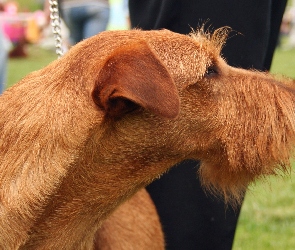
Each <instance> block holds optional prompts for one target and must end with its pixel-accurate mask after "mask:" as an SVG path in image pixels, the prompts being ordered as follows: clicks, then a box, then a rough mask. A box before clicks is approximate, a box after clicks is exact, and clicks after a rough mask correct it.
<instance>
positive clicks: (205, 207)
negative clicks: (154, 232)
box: [147, 160, 240, 250]
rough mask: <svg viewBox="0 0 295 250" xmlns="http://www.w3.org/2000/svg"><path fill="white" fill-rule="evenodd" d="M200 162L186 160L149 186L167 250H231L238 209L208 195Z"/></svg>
mask: <svg viewBox="0 0 295 250" xmlns="http://www.w3.org/2000/svg"><path fill="white" fill-rule="evenodd" d="M198 166H199V163H198V162H197V161H193V160H187V161H184V162H182V163H181V164H179V165H177V166H175V167H173V168H172V169H171V170H170V171H169V173H168V174H164V175H163V176H162V177H161V178H160V179H159V180H156V181H154V182H153V183H152V184H150V185H149V186H148V187H147V190H148V192H149V193H150V195H151V197H152V199H153V201H154V202H155V204H156V207H157V211H158V213H159V216H160V218H161V223H162V226H163V230H164V234H165V240H166V249H167V250H180V249H185V250H195V249H206V250H207V249H208V250H209V249H210V250H211V249H212V250H213V249H214V250H215V249H216V250H217V249H218V250H229V249H231V248H232V244H233V238H234V234H235V228H236V224H237V220H238V216H239V212H240V210H239V208H238V209H237V210H236V211H234V210H233V209H232V208H231V207H228V208H226V206H225V204H224V203H223V202H222V200H219V199H217V198H214V197H213V196H212V195H209V194H208V195H206V194H205V193H204V190H203V189H202V187H201V185H200V182H199V179H198V176H197V171H198Z"/></svg>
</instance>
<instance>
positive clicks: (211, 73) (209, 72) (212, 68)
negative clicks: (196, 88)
mask: <svg viewBox="0 0 295 250" xmlns="http://www.w3.org/2000/svg"><path fill="white" fill-rule="evenodd" d="M217 74H218V71H217V69H216V66H209V67H208V68H207V70H206V72H205V77H213V76H216V75H217Z"/></svg>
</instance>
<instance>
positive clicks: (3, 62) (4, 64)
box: [0, 32, 8, 94]
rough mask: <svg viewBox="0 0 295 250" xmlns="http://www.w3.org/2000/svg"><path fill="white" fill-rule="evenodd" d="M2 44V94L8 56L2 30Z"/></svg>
mask: <svg viewBox="0 0 295 250" xmlns="http://www.w3.org/2000/svg"><path fill="white" fill-rule="evenodd" d="M0 45H1V47H0V94H2V92H3V91H4V89H5V84H6V73H7V58H8V45H6V41H5V37H4V35H3V33H2V32H0Z"/></svg>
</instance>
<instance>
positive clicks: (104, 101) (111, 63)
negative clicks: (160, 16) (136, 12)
mask: <svg viewBox="0 0 295 250" xmlns="http://www.w3.org/2000/svg"><path fill="white" fill-rule="evenodd" d="M92 97H93V100H94V102H95V103H96V104H97V105H98V106H99V107H100V108H102V109H103V110H104V111H105V112H106V114H108V115H110V116H113V117H119V116H122V115H123V114H126V113H128V112H130V111H132V110H134V109H136V108H139V107H142V108H145V109H147V110H149V111H151V112H153V113H154V114H156V115H159V116H162V117H165V118H176V117H177V115H178V113H179V106H180V104H179V96H178V92H177V89H176V86H175V83H174V81H173V79H172V78H171V76H170V74H169V72H168V71H167V69H166V67H165V66H164V65H163V64H162V62H161V61H160V59H159V58H158V57H157V56H156V55H155V53H154V52H153V51H152V50H151V49H150V48H149V46H148V45H147V44H146V43H145V42H144V41H140V42H134V43H131V44H129V45H124V46H122V47H120V48H118V49H116V50H115V51H114V52H113V53H112V54H111V56H110V57H108V59H107V60H106V62H105V63H104V65H103V67H102V69H101V70H100V72H99V75H98V79H97V82H96V86H95V88H94V90H93V93H92Z"/></svg>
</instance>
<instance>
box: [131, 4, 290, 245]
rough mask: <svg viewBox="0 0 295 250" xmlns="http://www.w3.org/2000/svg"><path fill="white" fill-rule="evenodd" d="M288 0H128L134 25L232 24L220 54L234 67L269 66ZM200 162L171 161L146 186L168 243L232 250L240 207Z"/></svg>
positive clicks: (184, 28) (183, 28) (178, 28)
mask: <svg viewBox="0 0 295 250" xmlns="http://www.w3.org/2000/svg"><path fill="white" fill-rule="evenodd" d="M285 7H286V0H259V1H258V0H239V1H236V0H232V1H231V0H140V1H139V0H129V10H130V20H131V25H132V27H137V28H141V29H144V30H151V29H162V28H166V29H169V30H172V31H174V32H178V33H182V34H188V33H189V32H190V31H191V28H193V29H195V28H197V27H200V26H201V25H202V24H204V23H205V27H206V28H209V29H215V28H219V27H222V26H230V27H231V28H232V29H233V32H232V33H231V36H230V38H229V39H228V42H227V44H226V46H225V47H224V49H223V51H222V54H223V57H224V58H226V60H227V62H228V63H229V64H230V65H232V66H236V67H242V68H255V69H258V70H269V69H270V65H271V60H272V57H273V53H274V50H275V47H276V43H277V38H278V34H279V28H280V24H281V20H282V16H283V13H284V10H285ZM197 169H198V162H197V161H192V160H188V161H185V162H182V163H181V164H180V165H178V166H176V167H173V168H172V169H171V170H170V171H169V172H168V173H167V174H164V175H163V176H162V177H161V178H160V179H159V180H157V181H155V182H153V183H152V184H151V185H150V186H148V188H147V189H148V191H149V193H150V195H151V196H152V198H153V200H154V202H155V204H156V207H157V210H158V212H159V215H160V218H161V222H162V225H163V229H164V233H165V237H166V243H167V249H170V250H172V249H175V250H197V249H200V250H205V249H206V250H229V249H231V248H232V244H233V239H234V234H235V229H236V225H237V220H238V216H239V212H240V208H238V209H237V210H235V211H234V210H233V209H232V208H230V207H228V208H227V209H226V208H225V204H223V202H222V201H220V200H218V199H216V198H214V197H211V196H207V195H206V194H205V193H204V192H203V190H202V188H201V186H200V182H199V180H198V178H197Z"/></svg>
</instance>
